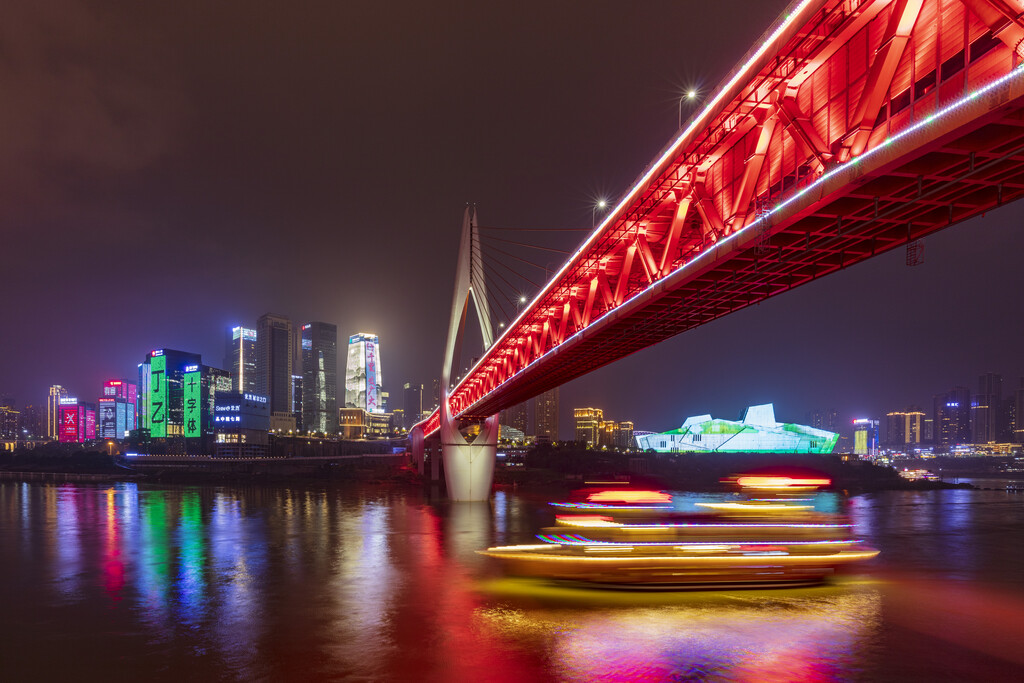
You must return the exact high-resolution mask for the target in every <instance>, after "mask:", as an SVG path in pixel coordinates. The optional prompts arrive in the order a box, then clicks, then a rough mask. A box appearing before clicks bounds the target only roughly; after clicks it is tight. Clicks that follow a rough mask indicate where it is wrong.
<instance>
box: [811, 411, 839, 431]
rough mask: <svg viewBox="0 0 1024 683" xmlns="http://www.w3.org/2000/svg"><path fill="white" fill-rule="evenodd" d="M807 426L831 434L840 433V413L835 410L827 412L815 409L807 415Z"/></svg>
mask: <svg viewBox="0 0 1024 683" xmlns="http://www.w3.org/2000/svg"><path fill="white" fill-rule="evenodd" d="M807 426H808V427H814V428H815V429H824V430H826V431H829V432H838V431H839V411H837V410H836V409H835V408H828V409H826V410H821V409H815V410H812V411H810V412H808V413H807Z"/></svg>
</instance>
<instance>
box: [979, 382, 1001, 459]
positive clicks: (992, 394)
mask: <svg viewBox="0 0 1024 683" xmlns="http://www.w3.org/2000/svg"><path fill="white" fill-rule="evenodd" d="M1002 404H1003V378H1002V376H1001V375H998V374H996V373H994V372H986V373H985V374H984V375H981V376H980V377H978V393H977V394H975V396H974V400H973V401H972V402H971V441H972V442H973V443H989V442H990V441H995V440H996V436H997V434H998V432H999V428H1000V426H1001V425H1000V420H999V417H1000V414H1001V412H1002Z"/></svg>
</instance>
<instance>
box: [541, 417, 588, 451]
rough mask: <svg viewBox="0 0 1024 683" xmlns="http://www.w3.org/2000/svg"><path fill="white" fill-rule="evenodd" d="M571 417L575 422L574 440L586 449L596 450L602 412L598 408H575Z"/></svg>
mask: <svg viewBox="0 0 1024 683" xmlns="http://www.w3.org/2000/svg"><path fill="white" fill-rule="evenodd" d="M573 417H574V418H575V420H576V440H577V441H579V442H580V443H583V444H586V445H587V447H588V448H596V447H597V446H598V444H599V443H600V428H601V422H603V421H604V411H603V410H601V409H600V408H576V409H575V410H573ZM538 436H539V435H538Z"/></svg>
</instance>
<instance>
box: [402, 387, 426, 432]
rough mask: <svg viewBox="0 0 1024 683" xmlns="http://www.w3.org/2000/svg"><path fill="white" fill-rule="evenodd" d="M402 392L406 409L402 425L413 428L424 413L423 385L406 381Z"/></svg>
mask: <svg viewBox="0 0 1024 683" xmlns="http://www.w3.org/2000/svg"><path fill="white" fill-rule="evenodd" d="M402 392H403V396H402V398H403V403H402V408H403V409H404V411H405V412H404V415H403V418H404V419H403V425H402V426H404V427H405V428H406V429H412V426H413V425H414V424H416V423H417V422H419V421H420V415H422V414H423V385H422V384H411V383H409V382H406V383H405V387H403V389H402Z"/></svg>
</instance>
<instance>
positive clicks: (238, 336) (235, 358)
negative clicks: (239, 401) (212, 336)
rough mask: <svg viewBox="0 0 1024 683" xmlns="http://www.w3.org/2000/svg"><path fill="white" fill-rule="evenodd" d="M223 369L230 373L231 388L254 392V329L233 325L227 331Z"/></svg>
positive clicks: (238, 390)
mask: <svg viewBox="0 0 1024 683" xmlns="http://www.w3.org/2000/svg"><path fill="white" fill-rule="evenodd" d="M224 369H225V370H227V371H228V372H230V373H231V388H232V389H231V390H232V391H235V392H244V393H249V394H254V393H256V330H251V329H249V328H247V327H241V326H235V327H232V328H230V329H229V330H228V331H227V347H226V351H225V353H224Z"/></svg>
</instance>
